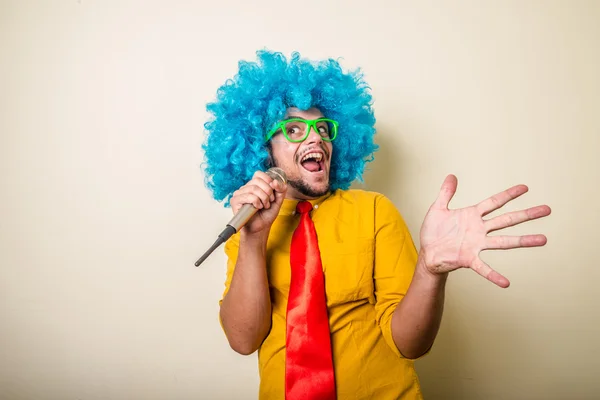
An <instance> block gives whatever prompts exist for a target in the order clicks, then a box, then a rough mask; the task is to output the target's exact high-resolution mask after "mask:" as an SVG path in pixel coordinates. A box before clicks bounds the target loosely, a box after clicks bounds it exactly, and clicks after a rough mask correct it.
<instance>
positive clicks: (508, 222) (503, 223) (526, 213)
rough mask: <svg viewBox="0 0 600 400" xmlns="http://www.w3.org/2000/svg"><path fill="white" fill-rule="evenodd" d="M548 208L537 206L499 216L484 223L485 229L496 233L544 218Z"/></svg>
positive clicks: (548, 213) (548, 210) (548, 212)
mask: <svg viewBox="0 0 600 400" xmlns="http://www.w3.org/2000/svg"><path fill="white" fill-rule="evenodd" d="M550 212H551V210H550V207H548V206H546V205H544V206H537V207H531V208H528V209H527V210H521V211H515V212H510V213H506V214H503V215H500V216H498V217H495V218H492V219H489V220H487V221H484V224H485V227H486V229H487V231H488V233H489V232H493V231H497V230H498V229H504V228H508V227H509V226H514V225H518V224H520V223H523V222H525V221H531V220H534V219H538V218H542V217H546V216H548V215H550Z"/></svg>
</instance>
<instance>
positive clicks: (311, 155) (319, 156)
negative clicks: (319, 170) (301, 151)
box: [300, 153, 323, 162]
mask: <svg viewBox="0 0 600 400" xmlns="http://www.w3.org/2000/svg"><path fill="white" fill-rule="evenodd" d="M309 158H314V159H315V160H316V161H321V159H322V158H323V154H321V153H308V154H306V155H305V156H304V157H302V160H300V162H304V161H306V160H307V159H309Z"/></svg>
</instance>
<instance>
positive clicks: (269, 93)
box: [202, 51, 378, 204]
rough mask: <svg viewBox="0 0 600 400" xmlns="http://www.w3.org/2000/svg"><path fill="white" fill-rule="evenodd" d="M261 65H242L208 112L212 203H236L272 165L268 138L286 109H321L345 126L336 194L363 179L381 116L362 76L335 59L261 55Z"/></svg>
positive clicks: (336, 158) (337, 152)
mask: <svg viewBox="0 0 600 400" xmlns="http://www.w3.org/2000/svg"><path fill="white" fill-rule="evenodd" d="M257 57H258V61H257V62H247V61H240V62H239V71H238V73H237V74H236V76H235V77H234V78H233V79H229V80H227V81H226V82H225V84H224V85H223V86H221V87H220V88H219V90H218V92H217V99H216V101H214V102H212V103H209V104H208V105H207V106H206V109H207V110H208V112H210V113H211V114H212V118H211V119H210V120H209V121H208V122H207V123H206V124H204V127H205V128H206V131H207V136H206V140H205V142H204V143H203V145H202V148H203V149H204V157H205V162H204V163H203V166H202V167H203V169H204V172H205V177H206V186H207V187H208V188H209V189H210V190H211V191H212V192H213V197H214V198H215V199H216V200H218V201H222V200H226V204H228V203H229V199H230V198H231V196H232V194H233V192H234V191H236V190H237V189H239V188H240V187H241V186H243V185H244V184H245V183H246V182H248V181H249V180H250V179H252V175H253V174H254V172H255V171H257V170H262V171H265V170H267V169H268V168H269V167H271V165H269V160H270V158H269V151H268V143H267V142H265V136H266V133H267V132H268V131H269V130H270V129H271V128H272V127H273V126H274V125H275V124H276V123H277V122H278V121H280V120H281V119H283V117H284V115H285V113H286V110H287V108H289V107H297V108H299V109H301V110H307V109H309V108H311V107H316V108H318V109H319V110H320V111H321V112H322V113H323V115H325V116H326V117H327V118H331V119H334V120H336V121H338V122H339V128H338V135H337V138H336V139H335V140H334V141H333V142H332V144H333V154H332V159H331V175H330V185H331V190H336V189H348V187H350V184H351V183H352V182H353V181H354V180H355V179H359V180H362V173H363V171H364V168H365V163H366V162H368V161H372V160H373V153H374V152H375V151H376V150H377V147H378V146H377V145H376V144H374V143H373V135H374V134H375V128H374V125H375V116H374V115H373V109H372V96H371V93H370V88H369V86H368V85H367V83H366V82H365V81H364V79H363V75H362V73H361V72H360V70H357V71H353V72H348V73H344V72H343V71H342V68H341V66H340V64H339V63H338V62H337V61H336V60H332V59H329V60H324V61H319V62H311V61H309V60H306V59H303V58H301V57H300V54H298V53H293V54H292V56H291V58H290V59H289V60H287V59H286V57H285V56H284V55H283V54H281V53H274V52H269V51H258V52H257Z"/></svg>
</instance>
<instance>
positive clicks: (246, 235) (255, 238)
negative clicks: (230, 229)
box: [240, 227, 270, 247]
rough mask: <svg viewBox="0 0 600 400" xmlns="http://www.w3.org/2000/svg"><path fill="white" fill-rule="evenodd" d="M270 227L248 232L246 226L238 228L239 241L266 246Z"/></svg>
mask: <svg viewBox="0 0 600 400" xmlns="http://www.w3.org/2000/svg"><path fill="white" fill-rule="evenodd" d="M269 232H270V229H264V230H261V231H258V232H249V231H248V230H247V229H246V227H243V228H242V229H241V230H240V242H243V243H245V244H246V245H250V246H258V247H266V245H267V240H268V239H269Z"/></svg>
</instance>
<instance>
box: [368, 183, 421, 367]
mask: <svg viewBox="0 0 600 400" xmlns="http://www.w3.org/2000/svg"><path fill="white" fill-rule="evenodd" d="M416 264H417V250H416V248H415V245H414V243H413V240H412V237H411V235H410V232H409V230H408V227H407V226H406V223H405V222H404V219H403V218H402V216H401V215H400V213H399V212H398V210H397V209H396V207H395V206H394V205H393V203H392V202H391V201H390V200H389V199H388V198H387V197H385V196H383V195H381V196H380V197H379V198H377V200H376V202H375V265H374V270H373V275H374V281H375V299H376V303H375V313H376V318H377V323H378V325H379V327H380V328H381V331H382V333H383V337H384V339H385V341H386V342H387V344H388V345H389V346H390V348H391V349H392V351H393V352H394V353H395V354H396V355H398V357H401V358H404V356H402V354H401V353H400V351H399V350H398V347H397V346H396V343H395V342H394V339H393V337H392V315H393V314H394V311H395V310H396V307H397V306H398V304H399V303H400V301H402V299H403V298H404V296H405V295H406V292H407V291H408V287H409V286H410V283H411V281H412V278H413V275H414V272H415V267H416Z"/></svg>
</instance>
